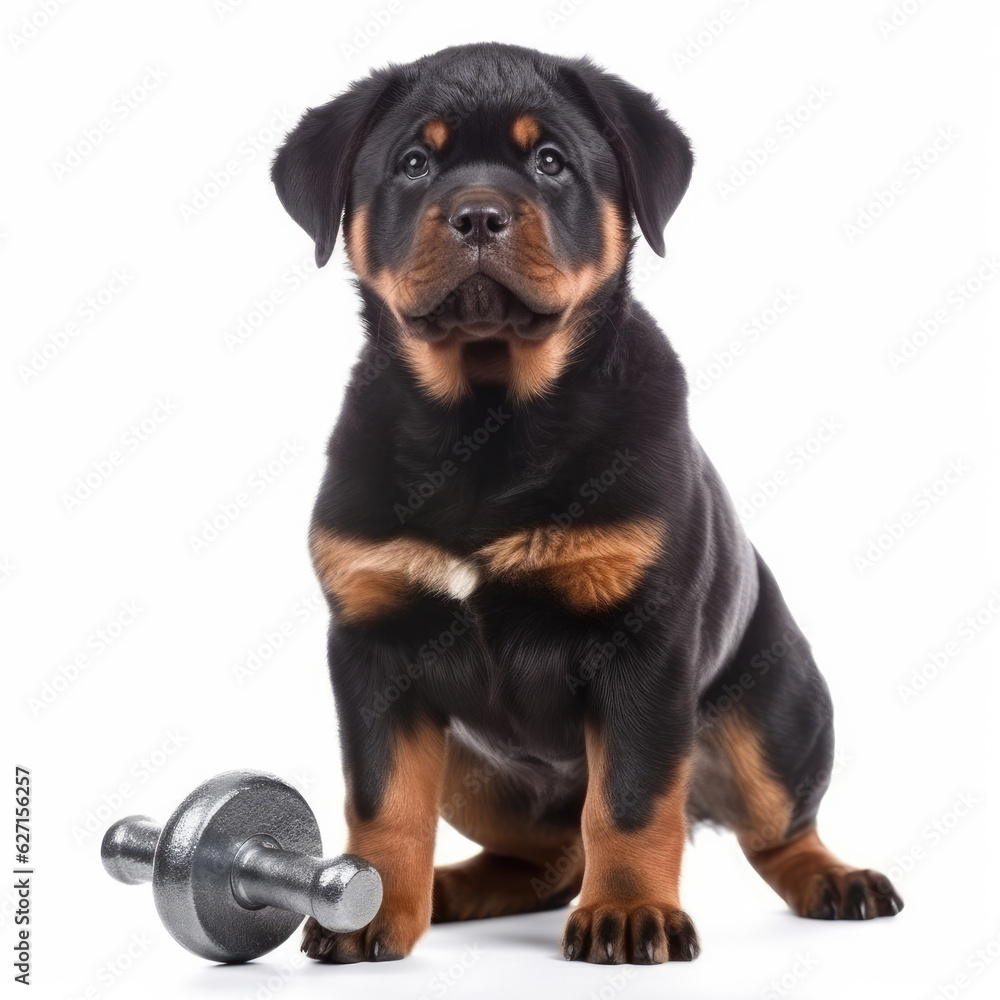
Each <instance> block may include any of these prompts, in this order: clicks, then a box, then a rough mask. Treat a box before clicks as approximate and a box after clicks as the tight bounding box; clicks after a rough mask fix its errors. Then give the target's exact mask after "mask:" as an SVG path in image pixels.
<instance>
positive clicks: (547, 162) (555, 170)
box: [535, 146, 566, 177]
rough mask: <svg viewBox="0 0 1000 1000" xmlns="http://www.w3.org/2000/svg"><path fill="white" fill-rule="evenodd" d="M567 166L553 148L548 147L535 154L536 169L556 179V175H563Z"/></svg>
mask: <svg viewBox="0 0 1000 1000" xmlns="http://www.w3.org/2000/svg"><path fill="white" fill-rule="evenodd" d="M565 166H566V164H565V163H564V162H563V158H562V157H561V156H560V155H559V153H557V152H556V151H555V150H554V149H553V148H552V147H551V146H546V147H545V148H544V149H540V150H539V151H538V152H537V153H536V154H535V169H536V170H538V172H539V173H542V174H548V176H549V177H555V175H556V174H561V173H562V171H563V167H565Z"/></svg>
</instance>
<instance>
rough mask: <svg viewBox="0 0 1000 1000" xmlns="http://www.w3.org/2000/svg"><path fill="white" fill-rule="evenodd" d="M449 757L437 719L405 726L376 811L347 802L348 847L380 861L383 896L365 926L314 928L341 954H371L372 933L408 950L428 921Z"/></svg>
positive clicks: (393, 948) (388, 946) (392, 947)
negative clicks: (359, 811)
mask: <svg viewBox="0 0 1000 1000" xmlns="http://www.w3.org/2000/svg"><path fill="white" fill-rule="evenodd" d="M443 762H444V733H443V732H442V731H441V730H440V729H439V728H438V727H436V726H432V725H430V724H424V725H421V726H419V727H418V728H417V729H416V731H415V732H413V733H410V734H403V733H399V734H397V737H396V744H395V747H394V748H393V759H392V766H391V772H390V774H389V775H387V779H386V780H387V785H386V791H385V794H384V795H383V797H382V801H381V803H380V805H379V809H378V812H377V813H376V815H375V816H374V817H373V818H371V819H367V820H361V819H359V818H358V816H357V815H356V814H355V813H354V811H353V810H352V809H351V808H350V806H348V809H347V825H348V829H349V837H348V843H347V850H348V852H349V853H351V854H358V855H360V856H361V857H363V858H366V859H367V860H368V861H370V862H371V863H372V864H373V865H374V866H375V868H376V869H377V870H378V873H379V874H380V875H381V876H382V889H383V898H382V907H381V909H380V910H379V911H378V914H377V915H376V917H375V919H374V920H373V921H372V922H371V923H370V924H369V925H368V926H367V927H365V928H362V929H361V930H359V931H354V932H352V933H349V934H339V935H331V934H330V932H329V931H322V929H320V928H313V929H312V930H313V932H315V933H319V934H325V935H327V936H332V937H335V938H336V939H337V950H338V952H339V954H340V956H341V960H343V958H344V957H359V958H360V957H363V956H365V955H366V954H367V952H368V950H369V947H370V945H371V943H372V942H373V941H378V942H379V947H380V948H381V949H383V951H386V952H391V953H395V954H397V955H400V956H402V955H407V954H409V952H410V950H411V949H412V948H413V945H414V944H415V943H416V941H417V939H418V938H419V937H420V935H421V934H423V933H424V931H425V930H427V928H428V926H429V925H430V920H431V888H432V884H433V878H434V838H435V833H436V829H437V802H438V798H439V796H440V792H441V774H442V769H443ZM349 801H350V799H349ZM307 933H309V930H307Z"/></svg>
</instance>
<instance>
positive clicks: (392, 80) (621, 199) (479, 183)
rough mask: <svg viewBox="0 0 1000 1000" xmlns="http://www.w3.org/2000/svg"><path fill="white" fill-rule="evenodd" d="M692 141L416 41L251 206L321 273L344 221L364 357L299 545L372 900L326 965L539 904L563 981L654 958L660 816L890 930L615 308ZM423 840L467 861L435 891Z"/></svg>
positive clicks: (750, 596) (892, 896)
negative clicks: (303, 248)
mask: <svg viewBox="0 0 1000 1000" xmlns="http://www.w3.org/2000/svg"><path fill="white" fill-rule="evenodd" d="M691 169H692V152H691V147H690V145H689V143H688V140H687V139H686V137H685V136H684V134H683V132H682V131H681V130H680V129H679V128H678V126H677V125H676V124H674V122H673V121H672V120H671V119H670V118H669V117H668V116H667V114H666V113H665V112H664V111H663V110H662V109H661V108H660V107H659V106H658V105H657V104H656V102H655V101H654V99H653V98H652V97H651V96H650V95H649V94H646V93H643V92H641V91H639V90H637V89H636V88H634V87H632V86H631V85H629V84H628V83H626V82H625V81H624V80H622V79H620V78H619V77H616V76H613V75H610V74H608V73H606V72H603V71H602V70H601V69H599V68H598V67H597V66H595V65H594V64H593V63H592V62H590V61H588V60H586V59H576V60H574V59H566V58H559V57H553V56H549V55H543V54H541V53H539V52H535V51H532V50H530V49H526V48H519V47H515V46H511V45H499V44H475V45H465V46H459V47H455V48H449V49H445V50H443V51H441V52H438V53H436V54H434V55H431V56H427V57H426V58H423V59H420V60H418V61H417V62H414V63H412V64H409V65H393V66H389V67H388V68H386V69H380V70H377V71H375V72H373V73H372V74H371V75H370V76H368V77H366V78H365V79H363V80H361V81H359V82H357V83H355V84H354V85H353V86H352V87H351V88H350V89H349V90H347V91H346V92H345V93H343V94H342V95H340V96H339V97H337V98H336V99H335V100H333V101H331V102H329V103H328V104H324V105H323V106H322V107H317V108H312V109H310V110H309V111H308V112H307V113H306V114H305V116H304V117H303V118H302V119H301V121H300V122H299V124H298V125H297V126H296V128H295V129H294V130H293V131H292V132H291V133H290V134H289V135H288V136H287V139H286V141H285V143H284V145H283V146H282V147H281V149H280V150H279V152H278V154H277V156H276V158H275V161H274V164H273V170H272V177H273V180H274V183H275V185H276V188H277V192H278V196H279V197H280V199H281V202H282V204H283V205H284V207H285V208H286V209H287V211H288V212H289V214H290V215H291V216H292V218H293V219H294V220H295V221H296V222H297V223H298V224H299V225H300V226H302V228H303V229H305V231H306V232H307V233H308V234H309V235H310V236H311V237H312V239H313V240H314V241H315V248H316V262H317V264H319V265H320V266H322V265H323V264H325V263H326V262H327V261H328V260H329V258H330V255H331V253H332V252H333V248H334V243H335V240H336V237H337V233H338V230H339V228H340V226H341V220H342V224H343V232H344V242H345V245H346V250H347V257H348V259H349V261H350V265H351V267H352V269H353V271H354V273H355V274H356V275H357V284H358V289H359V291H360V296H361V300H362V303H363V307H362V318H363V325H364V331H365V335H366V339H365V343H364V346H363V348H362V351H361V356H360V360H359V362H358V364H357V366H356V367H355V369H354V371H353V375H352V378H351V381H350V384H349V386H348V387H347V390H346V395H345V398H344V403H343V411H342V413H341V416H340V419H339V421H338V423H337V426H336V428H335V430H334V432H333V435H332V438H331V440H330V445H329V450H328V457H329V461H328V465H327V471H326V475H325V478H324V480H323V484H322V487H321V489H320V492H319V496H318V499H317V501H316V505H315V511H314V516H313V520H312V525H311V529H310V533H309V545H310V551H311V555H312V560H313V564H314V566H315V569H316V573H317V575H318V577H319V580H320V582H321V585H322V588H323V591H324V593H325V594H326V596H327V598H328V600H329V604H330V608H331V612H332V616H331V617H332V624H331V628H330V634H329V665H330V674H331V678H332V682H333V688H334V694H335V697H336V703H337V708H338V713H339V720H340V738H341V744H342V747H343V762H344V769H345V773H346V780H347V789H348V792H347V804H346V812H347V820H348V825H349V829H350V838H349V844H348V850H350V851H352V852H355V853H357V854H360V855H362V856H364V857H366V858H368V859H369V860H371V862H372V863H373V864H375V865H376V866H377V868H378V869H379V871H380V872H381V874H382V879H383V882H384V886H385V901H384V902H383V904H382V909H381V911H380V912H379V914H378V915H377V916H376V917H375V919H374V920H373V921H372V922H371V924H369V925H368V926H367V927H366V928H364V929H363V930H360V931H356V932H354V933H349V934H335V933H332V932H330V931H327V930H324V928H322V927H321V926H319V924H317V923H316V922H315V921H314V920H310V921H309V923H308V924H307V926H306V928H305V936H304V941H303V949H304V951H305V952H306V953H307V954H308V955H310V956H312V957H313V958H317V959H320V960H323V961H331V962H355V961H365V960H367V961H384V960H387V959H397V958H401V957H403V956H404V955H406V954H408V953H409V951H410V950H411V949H412V948H413V945H414V943H415V942H416V941H417V939H418V938H419V937H420V935H421V934H422V933H423V932H424V931H425V930H426V929H427V927H428V925H429V924H430V923H431V922H432V921H450V920H468V919H474V918H477V917H495V916H500V915H503V914H512V913H525V912H529V911H534V910H543V909H549V908H553V907H559V906H564V905H565V904H567V903H569V902H570V900H572V899H573V898H574V897H575V896H577V895H578V894H579V897H580V899H579V905H578V906H577V907H576V909H575V910H573V911H572V912H571V914H570V916H569V919H568V921H567V924H566V928H565V933H564V936H563V941H562V950H563V954H564V955H565V957H566V958H568V959H582V960H585V961H590V962H603V963H617V962H632V963H656V962H664V961H667V960H668V959H669V960H672V961H678V960H679V961H686V960H689V959H692V958H694V957H695V956H696V955H697V953H698V950H699V949H698V940H697V936H696V934H695V929H694V926H693V924H692V922H691V920H690V918H689V917H688V915H687V914H686V913H685V912H684V910H683V909H682V908H681V900H680V894H679V888H678V881H679V876H680V867H681V855H682V852H683V849H684V841H685V835H686V831H687V830H688V828H689V827H690V825H691V824H693V823H696V822H699V821H708V822H711V823H715V824H722V825H724V826H726V827H728V828H730V829H732V830H733V831H735V833H736V835H737V837H738V838H739V843H740V845H741V846H742V848H743V851H744V852H745V854H746V856H747V858H748V860H749V861H750V864H751V865H753V867H754V868H755V869H756V870H757V871H758V872H759V873H760V875H761V876H762V877H763V878H764V879H765V881H766V882H767V883H768V884H769V885H770V886H771V887H772V888H773V889H774V890H775V891H776V892H777V893H778V894H779V895H780V896H781V897H782V898H783V899H784V900H785V901H786V902H787V904H788V905H789V907H791V909H792V910H793V911H794V912H795V913H797V914H799V915H800V916H803V917H816V918H820V919H837V918H839V919H849V920H855V919H868V918H871V917H877V916H888V915H892V914H895V913H898V912H899V910H900V908H901V907H902V902H901V900H900V898H899V896H898V895H897V893H896V892H895V890H894V889H893V887H892V885H891V884H890V883H889V881H888V879H886V878H885V877H884V876H883V875H880V874H879V873H877V872H874V871H871V870H867V869H857V868H853V867H851V866H850V865H847V864H844V863H843V862H842V861H840V860H839V859H838V858H837V857H836V856H835V855H834V854H832V853H831V852H830V851H829V850H828V849H827V848H826V847H825V846H824V845H823V843H822V842H821V841H820V839H819V836H818V834H817V831H816V813H817V809H818V807H819V803H820V799H821V798H822V796H823V794H824V792H825V790H826V787H827V784H828V781H829V777H830V771H831V763H832V755H833V728H832V707H831V702H830V697H829V694H828V691H827V687H826V684H825V683H824V681H823V679H822V677H821V676H820V673H819V671H818V670H817V668H816V665H815V663H814V662H813V658H812V656H811V654H810V650H809V645H808V643H807V641H806V640H805V638H804V637H803V635H802V633H801V632H800V630H799V628H798V627H797V626H796V624H795V621H794V620H793V618H792V616H791V614H790V613H789V610H788V608H787V607H786V606H785V602H784V600H783V599H782V596H781V592H780V591H779V589H778V586H777V584H776V583H775V580H774V577H773V576H772V575H771V573H770V572H769V570H768V568H767V566H766V565H765V564H764V562H763V561H762V560H761V558H760V556H759V555H758V554H757V552H756V551H755V549H754V547H753V546H752V545H751V543H750V542H749V540H748V539H747V536H746V535H745V534H744V532H743V528H742V527H741V525H740V522H739V519H738V518H737V515H736V513H735V511H734V508H733V504H732V502H731V500H730V498H729V496H728V495H727V492H726V489H725V487H724V486H723V485H722V483H721V481H720V479H719V476H718V474H717V473H716V471H715V469H714V468H713V467H712V465H711V463H710V462H709V460H708V458H707V457H706V456H705V454H704V452H703V451H702V449H701V448H700V446H699V445H698V443H697V441H695V439H694V437H693V435H692V432H691V429H690V426H689V422H688V411H687V394H688V390H687V384H686V381H685V376H684V372H683V370H682V367H681V364H680V362H679V360H678V358H677V355H676V354H675V353H674V351H673V350H672V349H671V347H670V345H669V344H668V342H667V340H666V338H665V337H664V335H663V334H662V333H661V332H660V330H659V329H658V328H657V326H656V323H655V322H654V320H653V319H652V318H651V317H650V315H649V314H648V313H647V312H646V310H645V309H644V308H643V307H642V305H641V304H640V303H639V302H637V301H636V300H635V299H634V298H633V297H632V294H631V292H630V289H629V280H628V278H629V255H630V252H631V249H632V247H633V245H634V242H635V240H634V239H633V236H632V223H633V219H634V220H635V222H636V223H637V224H638V228H639V230H641V233H642V236H643V237H645V239H646V240H647V241H648V243H649V244H650V246H652V248H653V249H654V250H655V251H656V252H657V253H658V254H660V255H661V256H662V255H663V253H664V242H663V230H664V227H665V225H666V223H667V221H668V220H669V219H670V217H671V215H672V214H673V212H674V210H675V209H676V208H677V205H678V203H679V202H680V200H681V197H682V196H683V194H684V192H685V189H686V188H687V185H688V181H689V179H690V176H691ZM439 817H444V818H445V819H446V820H447V821H448V822H450V823H451V824H452V825H453V826H455V827H456V828H457V829H458V830H460V831H461V832H462V833H463V834H464V835H465V836H467V837H469V838H471V839H472V840H474V841H476V842H478V843H479V844H481V845H482V851H481V853H479V854H477V855H476V856H475V857H473V858H471V859H470V860H468V861H465V862H462V863H460V864H453V865H446V866H443V867H438V868H435V867H434V861H433V855H434V838H435V830H436V826H437V822H438V819H439Z"/></svg>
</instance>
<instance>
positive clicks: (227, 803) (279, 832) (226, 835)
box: [101, 771, 382, 962]
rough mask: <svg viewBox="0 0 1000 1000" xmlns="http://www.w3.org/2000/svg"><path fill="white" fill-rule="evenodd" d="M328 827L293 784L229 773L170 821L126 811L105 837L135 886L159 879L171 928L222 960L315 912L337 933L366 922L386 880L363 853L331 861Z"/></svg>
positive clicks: (260, 950)
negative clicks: (323, 832)
mask: <svg viewBox="0 0 1000 1000" xmlns="http://www.w3.org/2000/svg"><path fill="white" fill-rule="evenodd" d="M322 849H323V848H322V843H321V841H320V835H319V827H318V825H317V823H316V817H315V816H314V815H313V812H312V810H311V809H310V808H309V806H308V805H307V804H306V801H305V799H303V798H302V796H301V795H300V794H299V793H298V792H297V791H296V790H295V789H294V788H293V787H292V786H291V785H289V784H288V783H287V782H285V781H282V780H281V778H277V777H275V776H274V775H270V774H263V773H261V772H259V771H227V772H225V773H224V774H219V775H216V777H214V778H210V779H209V780H208V781H206V782H204V783H203V784H201V785H199V786H198V787H197V788H196V789H195V790H194V791H193V792H192V793H191V794H190V795H189V796H188V797H187V798H186V799H185V800H184V801H183V802H182V803H181V804H180V805H179V806H178V807H177V809H176V811H175V812H174V814H173V815H172V816H171V817H170V819H168V820H167V823H166V825H165V826H164V827H163V828H162V829H161V828H160V827H159V826H158V825H157V824H156V823H155V822H154V821H153V820H152V819H150V818H149V817H148V816H127V817H125V818H124V819H120V820H119V821H118V822H117V823H115V824H114V825H113V826H111V827H110V828H109V830H108V832H107V833H106V834H105V835H104V840H103V841H102V843H101V861H102V862H103V864H104V867H105V869H106V870H107V872H108V874H109V875H111V877H112V878H115V879H117V880H118V881H119V882H125V883H126V884H127V885H139V884H140V883H142V882H152V883H153V900H154V901H155V903H156V909H157V911H158V912H159V914H160V919H161V920H162V921H163V923H164V925H165V926H166V928H167V930H168V931H169V932H170V933H171V935H173V937H174V938H175V939H176V940H177V941H178V942H179V943H180V944H182V945H184V947H185V948H187V949H189V950H190V951H193V952H194V953H195V954H196V955H201V956H202V957H203V958H208V959H211V960H212V961H214V962H247V961H249V960H250V959H253V958H257V957H258V956H260V955H263V954H264V953H265V952H268V951H270V950H271V949H272V948H277V946H278V945H279V944H281V943H282V941H285V940H286V939H287V938H288V937H289V936H290V935H291V934H292V932H293V931H294V930H295V928H296V927H298V925H299V924H300V923H301V922H302V917H303V915H304V914H308V915H309V916H313V917H315V918H316V920H318V921H319V923H320V924H322V926H323V927H325V928H327V929H328V930H331V931H354V930H358V929H360V928H362V927H364V926H365V925H366V924H368V923H369V922H370V921H371V919H372V918H373V917H374V916H375V914H376V913H377V912H378V908H379V906H380V905H381V904H382V879H381V878H380V877H379V874H378V872H377V871H376V870H375V869H374V868H373V867H372V866H371V865H370V864H368V862H367V861H365V860H364V859H363V858H359V857H356V856H354V855H353V854H344V855H341V856H340V857H339V858H329V859H326V860H324V859H322V858H321V857H320V856H319V855H320V853H321V851H322Z"/></svg>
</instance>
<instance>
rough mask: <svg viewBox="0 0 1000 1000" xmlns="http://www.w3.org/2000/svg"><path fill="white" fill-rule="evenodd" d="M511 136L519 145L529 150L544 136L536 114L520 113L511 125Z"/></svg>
mask: <svg viewBox="0 0 1000 1000" xmlns="http://www.w3.org/2000/svg"><path fill="white" fill-rule="evenodd" d="M510 136H511V138H512V139H513V140H514V142H516V143H517V145H518V146H519V147H520V148H521V149H523V150H524V151H525V152H527V151H528V150H529V149H531V147H532V146H534V144H535V143H536V142H538V140H539V139H540V138H541V136H542V128H541V126H540V125H539V124H538V121H537V119H536V118H535V117H534V115H529V114H527V113H525V114H521V115H518V116H517V117H516V118H515V119H514V121H513V122H511V126H510Z"/></svg>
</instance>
